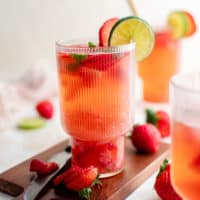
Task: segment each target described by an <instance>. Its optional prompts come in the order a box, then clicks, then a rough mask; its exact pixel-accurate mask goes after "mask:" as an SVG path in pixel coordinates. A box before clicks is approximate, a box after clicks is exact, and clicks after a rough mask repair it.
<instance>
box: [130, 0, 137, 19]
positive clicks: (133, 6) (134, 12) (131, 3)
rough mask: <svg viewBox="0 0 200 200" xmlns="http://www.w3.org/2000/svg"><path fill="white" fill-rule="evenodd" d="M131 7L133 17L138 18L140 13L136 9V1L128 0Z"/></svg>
mask: <svg viewBox="0 0 200 200" xmlns="http://www.w3.org/2000/svg"><path fill="white" fill-rule="evenodd" d="M128 4H129V7H130V9H131V11H132V13H133V15H135V16H138V11H137V9H136V7H135V4H134V0H128Z"/></svg>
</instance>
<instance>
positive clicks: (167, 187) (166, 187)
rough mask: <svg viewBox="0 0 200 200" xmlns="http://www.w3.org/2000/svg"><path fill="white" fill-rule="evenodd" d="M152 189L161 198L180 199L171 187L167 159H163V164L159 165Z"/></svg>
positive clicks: (164, 199)
mask: <svg viewBox="0 0 200 200" xmlns="http://www.w3.org/2000/svg"><path fill="white" fill-rule="evenodd" d="M154 189H155V190H156V192H157V194H158V196H159V197H160V198H161V199H162V200H182V198H181V197H180V196H179V195H178V194H177V193H176V192H175V191H174V189H173V187H172V184H171V179H170V164H168V161H167V160H164V162H163V165H161V166H160V171H159V173H158V175H157V177H156V181H155V184H154Z"/></svg>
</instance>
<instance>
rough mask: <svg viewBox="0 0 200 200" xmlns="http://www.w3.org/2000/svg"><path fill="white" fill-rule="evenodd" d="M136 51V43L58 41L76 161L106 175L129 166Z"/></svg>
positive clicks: (65, 118)
mask: <svg viewBox="0 0 200 200" xmlns="http://www.w3.org/2000/svg"><path fill="white" fill-rule="evenodd" d="M132 51H133V45H126V46H123V47H116V48H114V47H112V48H111V47H104V48H103V47H101V48H100V47H95V48H88V47H86V46H78V47H76V46H66V45H62V44H58V45H57V61H58V75H59V86H60V87H59V88H60V106H61V119H62V125H63V127H64V129H65V131H66V132H67V133H69V134H70V135H71V136H72V154H73V155H72V161H73V163H74V164H77V165H79V166H81V167H87V166H90V165H94V166H96V167H97V168H98V169H99V172H100V173H101V174H104V175H103V176H104V177H105V176H111V175H114V174H116V173H118V172H120V171H121V170H122V169H123V168H124V135H125V134H126V132H127V131H129V130H130V128H131V126H132V125H133V91H134V89H133V80H134V72H133V61H132V58H133V52H132ZM74 54H76V55H75V56H74ZM77 55H78V57H79V58H81V57H82V58H81V61H80V60H79V61H77ZM79 55H82V56H79Z"/></svg>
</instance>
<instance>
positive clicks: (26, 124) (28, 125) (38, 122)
mask: <svg viewBox="0 0 200 200" xmlns="http://www.w3.org/2000/svg"><path fill="white" fill-rule="evenodd" d="M44 125H45V120H44V119H42V118H38V117H30V118H23V119H21V120H20V121H19V123H18V128H20V129H29V130H30V129H38V128H41V127H43V126H44Z"/></svg>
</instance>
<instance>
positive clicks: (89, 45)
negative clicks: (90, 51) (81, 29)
mask: <svg viewBox="0 0 200 200" xmlns="http://www.w3.org/2000/svg"><path fill="white" fill-rule="evenodd" d="M88 47H96V45H95V44H94V43H93V42H88Z"/></svg>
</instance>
